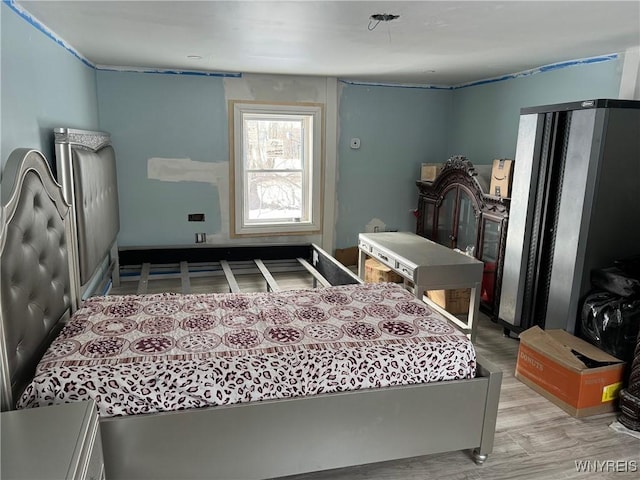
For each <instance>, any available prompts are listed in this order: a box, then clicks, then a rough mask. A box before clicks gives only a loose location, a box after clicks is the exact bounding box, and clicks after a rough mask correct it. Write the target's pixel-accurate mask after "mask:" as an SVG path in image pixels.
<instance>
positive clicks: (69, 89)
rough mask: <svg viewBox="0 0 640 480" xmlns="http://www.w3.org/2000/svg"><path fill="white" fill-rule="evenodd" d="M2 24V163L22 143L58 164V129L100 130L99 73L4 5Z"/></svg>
mask: <svg viewBox="0 0 640 480" xmlns="http://www.w3.org/2000/svg"><path fill="white" fill-rule="evenodd" d="M0 22H1V26H2V41H1V42H0V44H1V46H0V48H1V50H0V61H1V71H2V82H1V90H2V91H1V98H0V101H1V105H2V117H1V120H2V123H1V125H2V128H1V130H2V134H1V140H2V146H1V151H0V156H1V157H2V160H1V164H2V165H3V166H4V163H5V162H6V160H7V157H8V156H9V154H10V153H11V152H12V151H13V150H14V149H15V148H21V147H27V148H35V149H38V150H40V151H42V152H43V153H44V154H45V156H46V157H47V159H48V160H49V161H50V162H53V163H55V159H54V156H53V129H54V128H55V127H70V128H84V129H90V130H95V129H97V128H98V109H97V95H96V72H95V70H94V69H93V68H91V67H89V66H87V65H85V64H84V63H83V62H82V61H80V60H79V59H78V58H76V57H75V56H73V55H72V54H71V53H69V52H68V51H67V50H66V49H65V48H63V47H62V46H60V45H58V44H56V43H55V42H53V41H52V40H51V39H50V38H48V37H47V36H46V35H45V34H44V33H42V32H40V31H39V30H37V29H35V28H34V27H33V26H32V25H30V24H29V23H28V22H26V21H25V20H24V19H23V18H21V17H20V16H19V15H18V14H17V13H16V12H14V11H13V10H11V8H9V7H8V6H7V5H6V4H5V3H2V4H1V5H0Z"/></svg>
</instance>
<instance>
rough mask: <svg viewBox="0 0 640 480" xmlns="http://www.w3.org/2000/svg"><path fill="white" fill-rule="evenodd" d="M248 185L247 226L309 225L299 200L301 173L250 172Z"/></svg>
mask: <svg viewBox="0 0 640 480" xmlns="http://www.w3.org/2000/svg"><path fill="white" fill-rule="evenodd" d="M247 182H248V185H247V187H248V188H247V190H246V191H247V195H248V197H246V201H245V219H246V222H247V223H252V224H255V223H276V222H277V223H297V222H306V221H308V215H306V213H305V212H304V210H305V209H304V202H303V198H302V185H303V181H302V172H274V173H266V172H249V173H247Z"/></svg>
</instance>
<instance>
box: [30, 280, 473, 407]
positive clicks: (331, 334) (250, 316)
mask: <svg viewBox="0 0 640 480" xmlns="http://www.w3.org/2000/svg"><path fill="white" fill-rule="evenodd" d="M475 368H476V357H475V351H474V348H473V345H472V344H471V342H470V341H469V340H468V339H467V337H466V336H465V335H464V334H463V333H461V332H460V331H458V330H457V329H455V328H454V327H452V326H451V325H450V324H449V323H447V322H446V320H444V319H443V318H442V317H441V316H440V315H439V314H438V313H436V312H434V311H432V310H430V309H429V307H428V306H426V305H425V304H424V303H422V302H420V301H418V300H416V299H415V298H414V297H413V296H412V295H411V294H410V293H409V292H407V291H406V290H405V289H404V288H402V287H401V286H399V285H396V284H392V283H379V284H362V285H348V286H339V287H329V288H326V289H313V290H293V291H282V292H276V293H241V294H209V295H180V294H171V293H163V294H154V295H126V296H109V297H94V298H90V299H88V300H86V301H85V302H84V303H83V306H82V308H81V309H79V310H78V311H77V312H76V313H75V314H74V315H73V317H72V319H71V320H70V322H69V323H67V325H66V326H65V327H64V329H63V330H62V332H61V334H60V336H59V337H58V338H57V339H56V340H55V341H54V342H53V343H52V344H51V346H50V348H49V349H48V350H47V352H46V354H45V355H44V357H43V358H42V360H41V362H40V364H39V365H38V368H37V371H36V375H35V378H34V379H33V381H32V382H31V383H30V384H29V385H28V387H27V389H26V390H25V391H24V393H23V395H22V396H21V398H20V400H19V403H18V407H19V408H27V407H34V406H44V405H52V404H57V403H65V402H74V401H80V400H87V399H89V398H93V399H94V400H95V401H96V404H97V406H98V411H99V414H100V415H101V416H102V417H109V416H117V415H132V414H140V413H152V412H161V411H171V410H181V409H188V408H198V407H205V406H212V405H226V404H234V403H238V402H249V401H256V400H265V399H276V398H285V397H297V396H303V395H316V394H320V393H329V392H340V391H346V390H357V389H363V388H380V387H387V386H392V385H406V384H415V383H424V382H437V381H443V380H454V379H466V378H472V377H473V376H474V375H475Z"/></svg>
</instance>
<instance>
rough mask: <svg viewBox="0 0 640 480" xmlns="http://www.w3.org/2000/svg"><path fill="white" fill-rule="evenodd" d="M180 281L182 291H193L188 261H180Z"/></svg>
mask: <svg viewBox="0 0 640 480" xmlns="http://www.w3.org/2000/svg"><path fill="white" fill-rule="evenodd" d="M180 282H181V283H182V293H191V279H190V278H189V264H188V263H187V262H180Z"/></svg>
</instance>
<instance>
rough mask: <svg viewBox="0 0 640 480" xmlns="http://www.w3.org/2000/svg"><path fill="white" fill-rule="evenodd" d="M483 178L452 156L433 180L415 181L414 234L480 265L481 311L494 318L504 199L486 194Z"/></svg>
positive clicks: (503, 233) (505, 210)
mask: <svg viewBox="0 0 640 480" xmlns="http://www.w3.org/2000/svg"><path fill="white" fill-rule="evenodd" d="M483 168H488V170H486V174H484V175H479V173H478V171H479V170H480V168H476V167H474V165H473V164H472V163H471V162H470V161H469V160H467V158H465V157H463V156H454V157H451V158H450V159H449V160H447V161H446V162H445V163H444V166H443V168H442V171H441V172H440V174H439V175H438V176H437V177H436V178H435V179H434V180H433V181H422V180H420V181H417V182H416V185H417V186H418V190H419V196H418V210H417V227H416V233H417V234H418V235H421V236H423V237H426V238H429V239H430V240H433V241H435V242H438V243H440V244H442V245H446V246H447V247H450V248H458V249H460V250H462V251H463V252H468V253H470V254H472V255H473V256H474V257H475V258H477V259H479V260H481V261H482V262H484V273H483V278H482V291H481V295H480V300H481V303H480V306H481V309H482V310H483V311H484V312H485V313H486V314H488V315H489V316H490V317H491V318H492V319H493V320H496V319H497V317H498V308H499V306H500V287H501V281H502V266H503V262H504V247H505V240H506V234H507V221H508V217H509V199H508V198H502V197H496V196H493V195H489V194H488V193H486V192H488V191H489V180H490V166H483Z"/></svg>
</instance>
